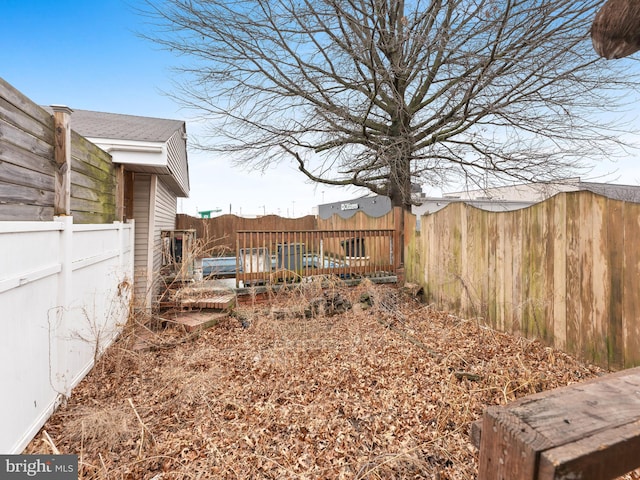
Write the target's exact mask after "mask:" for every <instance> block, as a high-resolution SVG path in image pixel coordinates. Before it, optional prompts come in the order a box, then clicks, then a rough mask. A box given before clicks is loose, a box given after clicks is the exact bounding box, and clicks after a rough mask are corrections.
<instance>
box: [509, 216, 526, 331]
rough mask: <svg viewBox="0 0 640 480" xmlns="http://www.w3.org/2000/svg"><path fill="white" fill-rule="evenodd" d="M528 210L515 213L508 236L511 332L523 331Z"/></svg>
mask: <svg viewBox="0 0 640 480" xmlns="http://www.w3.org/2000/svg"><path fill="white" fill-rule="evenodd" d="M525 211H526V209H523V210H517V211H515V212H513V217H512V219H511V220H512V221H511V222H510V225H509V230H508V235H509V239H510V240H511V242H512V244H511V245H512V246H511V259H510V260H511V265H509V266H508V267H507V268H510V269H511V272H510V273H511V298H512V304H511V331H512V332H517V331H521V329H522V309H523V305H524V302H525V300H526V299H525V298H524V294H523V287H522V258H523V249H524V244H523V233H522V231H523V230H522V228H523V218H524V212H525Z"/></svg>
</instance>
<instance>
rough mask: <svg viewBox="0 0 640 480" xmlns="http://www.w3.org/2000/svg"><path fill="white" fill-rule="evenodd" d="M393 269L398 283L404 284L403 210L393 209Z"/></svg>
mask: <svg viewBox="0 0 640 480" xmlns="http://www.w3.org/2000/svg"><path fill="white" fill-rule="evenodd" d="M393 229H394V234H393V243H394V246H393V267H394V269H395V271H396V276H397V277H398V283H399V284H401V285H402V284H404V208H402V207H393Z"/></svg>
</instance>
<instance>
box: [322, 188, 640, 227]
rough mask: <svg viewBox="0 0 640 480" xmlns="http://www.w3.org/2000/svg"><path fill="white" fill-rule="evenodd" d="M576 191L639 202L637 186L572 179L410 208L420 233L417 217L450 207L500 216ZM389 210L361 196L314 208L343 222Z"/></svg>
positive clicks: (448, 196) (447, 197) (470, 193)
mask: <svg viewBox="0 0 640 480" xmlns="http://www.w3.org/2000/svg"><path fill="white" fill-rule="evenodd" d="M580 190H588V191H590V192H593V193H596V194H598V195H603V196H605V197H608V198H612V199H615V200H623V201H627V202H640V186H634V185H616V184H612V183H596V182H583V181H581V180H580V178H578V177H575V178H568V179H566V180H561V181H557V182H541V183H527V184H519V185H509V186H505V187H494V188H487V189H478V190H463V191H459V192H451V193H444V194H443V195H442V197H426V196H424V194H422V195H416V194H415V192H414V201H415V202H416V203H418V204H417V205H414V206H413V207H412V208H411V213H413V214H414V215H416V216H417V224H416V228H417V229H418V230H420V216H422V215H426V214H430V213H434V212H437V211H438V210H441V209H443V208H444V207H446V206H447V205H449V204H450V203H454V202H465V203H466V204H468V205H472V206H474V207H476V208H480V209H482V210H489V211H494V212H501V211H509V210H518V209H520V208H526V207H528V206H530V205H533V204H534V203H539V202H542V201H544V200H546V199H547V198H550V197H552V196H553V195H556V194H558V193H561V192H575V191H580ZM390 210H391V201H390V200H389V198H387V197H383V196H380V195H375V196H365V197H360V198H356V199H353V200H345V201H343V202H334V203H327V204H325V205H319V206H318V214H319V216H320V218H323V219H326V218H329V217H331V215H333V214H334V213H335V214H338V215H339V216H341V217H343V218H349V217H351V216H353V215H354V214H355V212H357V211H363V212H365V213H366V214H367V215H369V216H371V217H381V216H383V215H385V214H387V213H388V212H389V211H390Z"/></svg>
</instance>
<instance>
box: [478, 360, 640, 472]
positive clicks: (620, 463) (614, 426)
mask: <svg viewBox="0 0 640 480" xmlns="http://www.w3.org/2000/svg"><path fill="white" fill-rule="evenodd" d="M639 391H640V367H639V368H634V369H629V370H623V371H621V372H616V373H613V374H609V375H607V376H605V377H601V378H597V379H593V380H589V381H586V382H584V383H581V384H574V385H570V386H568V387H563V388H558V389H555V390H550V391H547V392H542V393H538V394H534V395H529V396H527V397H523V398H521V399H519V400H516V401H515V402H512V403H510V404H509V405H505V406H503V407H498V406H494V407H489V408H488V409H487V410H486V411H485V414H484V417H483V421H482V426H481V430H482V431H481V432H479V429H478V427H479V425H477V424H476V425H474V428H472V434H473V435H472V438H473V439H474V440H475V441H476V442H477V438H478V436H480V442H479V443H480V456H479V468H478V480H516V479H517V480H560V479H565V480H566V479H570V478H580V479H583V480H608V479H611V478H615V477H618V476H620V475H622V474H624V473H626V472H628V471H631V470H633V469H634V468H637V467H640V458H639V457H638V454H637V452H638V451H639V450H640V395H638V392H639Z"/></svg>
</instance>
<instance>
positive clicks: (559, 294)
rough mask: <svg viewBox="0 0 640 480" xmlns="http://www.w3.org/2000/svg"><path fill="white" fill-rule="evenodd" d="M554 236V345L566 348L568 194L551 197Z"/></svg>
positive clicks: (551, 218) (562, 348)
mask: <svg viewBox="0 0 640 480" xmlns="http://www.w3.org/2000/svg"><path fill="white" fill-rule="evenodd" d="M551 202H552V205H553V215H552V216H551V217H550V221H551V224H552V232H553V233H552V234H551V235H550V236H553V238H552V241H553V281H552V283H553V287H552V288H553V296H552V297H550V298H552V299H553V315H552V317H551V318H552V321H553V344H552V345H553V346H554V347H555V348H558V349H560V350H564V348H565V347H566V344H567V195H566V194H565V193H561V194H558V195H555V196H554V197H553V198H552V199H551Z"/></svg>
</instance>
